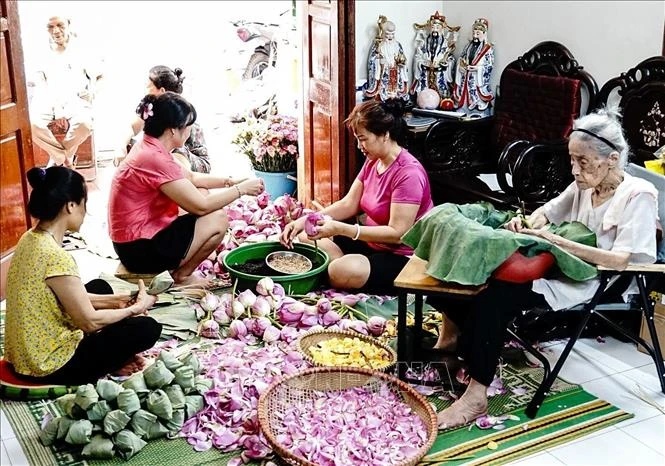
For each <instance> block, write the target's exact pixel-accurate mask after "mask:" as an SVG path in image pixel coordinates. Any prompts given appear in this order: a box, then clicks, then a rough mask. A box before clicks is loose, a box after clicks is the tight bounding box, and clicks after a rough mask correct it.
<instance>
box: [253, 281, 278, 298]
mask: <svg viewBox="0 0 665 466" xmlns="http://www.w3.org/2000/svg"><path fill="white" fill-rule="evenodd" d="M274 287H275V283H274V282H273V281H272V278H270V277H263V278H262V279H261V280H259V282H258V283H257V284H256V292H257V293H258V294H260V295H262V296H268V295H269V294H270V293H272V289H273V288H274Z"/></svg>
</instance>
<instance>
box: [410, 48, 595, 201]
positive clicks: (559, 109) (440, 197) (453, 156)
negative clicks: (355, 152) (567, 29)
mask: <svg viewBox="0 0 665 466" xmlns="http://www.w3.org/2000/svg"><path fill="white" fill-rule="evenodd" d="M597 92H598V86H597V85H596V82H595V80H594V79H593V77H592V76H591V75H590V74H589V73H587V72H586V71H584V69H583V67H581V66H580V65H579V64H578V63H577V61H576V60H575V57H574V56H573V55H572V54H571V53H570V51H569V50H568V49H567V48H566V47H564V46H563V45H561V44H559V43H557V42H541V43H539V44H538V45H536V46H535V47H533V48H532V49H531V50H529V51H528V52H526V53H525V54H524V55H523V56H521V57H519V58H518V59H517V60H515V61H513V62H512V63H510V64H509V65H508V66H507V67H506V68H505V70H504V71H503V73H502V74H501V81H500V93H499V95H498V96H497V99H496V107H495V114H494V116H492V117H489V118H482V119H478V120H468V121H464V120H461V121H450V120H442V121H439V122H437V123H435V124H434V125H432V127H431V128H430V129H429V131H428V133H427V136H426V138H425V143H424V151H423V164H424V165H425V168H426V169H427V171H428V173H429V176H430V182H431V184H432V193H433V197H434V200H435V203H440V202H456V203H463V202H474V201H478V200H488V201H490V202H492V203H494V204H495V205H496V206H497V207H504V208H505V207H514V206H516V205H517V204H519V201H520V200H525V201H528V202H531V201H532V200H534V199H536V200H539V199H546V200H547V199H551V198H552V197H554V196H555V195H556V194H558V193H559V192H561V191H562V190H563V189H564V188H565V186H566V185H567V184H568V183H569V182H570V179H571V176H570V170H569V164H568V150H567V146H566V137H567V136H568V134H569V132H570V130H571V129H572V124H573V120H574V119H575V118H577V117H578V116H579V115H581V114H584V112H585V108H584V106H583V99H584V96H586V99H587V100H588V103H589V105H587V106H586V108H590V107H593V105H594V104H595V98H596V93H597ZM481 173H508V174H510V175H512V176H513V183H512V185H511V184H510V183H509V182H508V181H506V177H505V176H504V177H503V178H499V182H500V185H501V188H502V189H503V190H504V193H500V192H497V191H492V190H491V189H490V188H489V187H488V186H487V185H486V184H485V183H483V182H481V181H480V180H479V179H477V175H479V174H481ZM518 180H519V182H518ZM513 186H516V187H519V188H518V189H519V190H515V189H513Z"/></svg>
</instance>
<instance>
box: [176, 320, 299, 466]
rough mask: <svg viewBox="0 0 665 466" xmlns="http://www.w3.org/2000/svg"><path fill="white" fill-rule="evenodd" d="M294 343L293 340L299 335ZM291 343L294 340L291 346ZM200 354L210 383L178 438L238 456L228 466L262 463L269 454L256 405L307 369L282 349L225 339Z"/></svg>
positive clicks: (288, 347)
mask: <svg viewBox="0 0 665 466" xmlns="http://www.w3.org/2000/svg"><path fill="white" fill-rule="evenodd" d="M291 330H293V331H294V332H296V335H295V337H297V331H296V330H295V329H291ZM291 341H292V342H293V341H294V339H292V340H291ZM220 343H222V344H221V345H217V346H215V347H214V348H213V349H211V350H207V351H206V352H201V353H199V354H198V358H199V361H200V362H201V366H202V369H203V373H204V375H205V376H206V377H207V378H209V379H212V380H213V387H212V389H210V390H209V391H208V392H206V393H205V395H204V397H205V401H206V407H205V408H204V409H203V410H202V411H200V412H199V413H198V414H196V415H195V416H194V417H192V418H190V419H189V420H187V421H186V422H185V424H184V425H183V427H182V430H181V431H180V436H182V437H185V438H186V439H187V441H188V442H189V444H190V445H193V447H194V449H195V450H197V451H206V450H209V449H210V448H212V447H215V448H217V449H219V450H221V451H224V452H229V451H234V450H242V452H241V454H240V456H239V457H237V458H234V459H233V460H231V461H230V462H229V463H228V464H229V465H231V466H233V465H239V464H243V463H248V462H250V461H251V460H255V459H261V458H266V457H269V456H271V455H272V450H271V448H270V447H269V446H268V443H267V441H266V439H265V437H264V436H263V434H262V433H261V431H260V428H259V422H258V417H257V406H258V400H259V396H260V395H261V393H263V392H264V391H265V390H266V389H267V388H268V386H269V385H270V384H271V383H272V382H273V381H275V380H276V379H278V378H280V377H282V376H286V375H291V374H294V373H296V372H297V371H298V370H300V369H303V368H305V367H307V363H306V362H305V361H304V360H303V358H302V355H301V354H300V353H298V352H297V351H296V350H295V348H294V347H293V345H289V344H286V343H279V344H272V345H266V346H264V347H256V346H251V345H250V344H248V343H247V342H245V341H240V340H235V339H226V340H224V341H221V342H220Z"/></svg>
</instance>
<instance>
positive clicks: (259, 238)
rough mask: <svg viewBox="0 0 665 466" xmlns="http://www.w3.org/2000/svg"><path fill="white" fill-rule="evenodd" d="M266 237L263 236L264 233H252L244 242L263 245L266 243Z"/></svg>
mask: <svg viewBox="0 0 665 466" xmlns="http://www.w3.org/2000/svg"><path fill="white" fill-rule="evenodd" d="M267 239H268V237H267V236H266V235H265V233H253V234H251V235H249V236H247V238H245V241H247V242H249V243H264V242H266V241H267Z"/></svg>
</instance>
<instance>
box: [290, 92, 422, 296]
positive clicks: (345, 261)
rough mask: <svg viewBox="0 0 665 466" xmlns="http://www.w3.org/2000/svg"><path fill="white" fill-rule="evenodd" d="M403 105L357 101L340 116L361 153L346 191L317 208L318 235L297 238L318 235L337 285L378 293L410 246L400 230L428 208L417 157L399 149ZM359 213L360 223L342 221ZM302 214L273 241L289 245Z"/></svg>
mask: <svg viewBox="0 0 665 466" xmlns="http://www.w3.org/2000/svg"><path fill="white" fill-rule="evenodd" d="M403 110H404V103H403V102H402V101H401V100H398V99H392V100H387V101H386V102H379V101H376V100H370V101H367V102H364V103H362V104H359V105H357V106H356V107H355V108H354V109H353V111H352V112H351V114H350V115H349V117H348V118H347V120H346V125H347V126H348V127H349V128H351V130H352V131H353V133H354V135H355V137H356V139H357V141H358V148H359V149H360V150H361V151H362V153H363V155H364V156H365V157H366V160H365V163H364V164H363V167H362V169H361V170H360V173H359V174H358V176H357V177H356V179H355V181H354V182H353V184H352V185H351V189H350V190H349V192H348V193H347V194H346V196H344V197H343V198H342V199H340V200H339V201H337V202H335V203H334V204H332V205H330V206H328V207H326V208H325V209H323V210H322V213H323V214H326V215H327V216H329V219H326V220H322V221H321V222H320V225H319V227H318V234H317V235H316V236H314V237H311V238H308V237H307V236H306V235H304V234H303V235H300V240H301V241H308V240H309V241H311V240H315V239H316V240H319V242H318V245H319V247H320V248H321V249H323V250H325V251H326V252H327V253H328V255H329V256H330V265H329V266H328V276H329V278H330V284H331V286H333V287H334V288H338V289H347V290H348V289H351V290H358V289H362V290H367V291H368V292H371V293H385V292H387V291H389V290H390V289H391V288H392V283H393V281H394V279H395V277H396V276H397V275H398V274H399V272H400V270H402V268H403V267H404V265H406V263H407V261H408V260H409V258H408V256H409V255H410V254H411V253H412V252H413V250H412V249H411V248H410V247H408V246H406V245H404V244H402V243H401V237H402V235H403V234H404V233H405V232H406V231H407V230H408V229H409V228H411V226H413V224H414V223H415V222H416V221H417V220H418V219H420V218H421V217H422V216H423V215H425V214H426V213H427V212H428V211H429V210H430V209H431V208H432V207H433V203H432V196H431V193H430V184H429V179H428V177H427V173H426V172H425V169H424V168H423V166H422V165H421V164H420V162H419V161H418V160H417V159H416V158H415V157H414V156H413V155H411V154H410V153H409V152H408V151H407V150H406V149H404V147H403V146H402V141H403V138H404V137H405V132H406V131H405V126H406V123H405V122H404V119H403V118H402V114H403ZM361 213H364V214H365V217H366V219H365V221H364V224H363V225H361V224H360V223H357V222H353V223H345V222H344V220H349V219H354V217H355V216H356V215H358V214H361ZM305 220H306V216H303V217H301V218H299V219H298V220H295V221H293V222H291V223H289V224H288V225H286V227H285V228H284V231H283V232H282V235H281V238H280V241H281V242H282V244H284V245H285V246H287V247H292V242H293V240H294V239H295V237H296V236H298V235H299V234H300V233H301V232H303V230H304V227H305Z"/></svg>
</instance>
